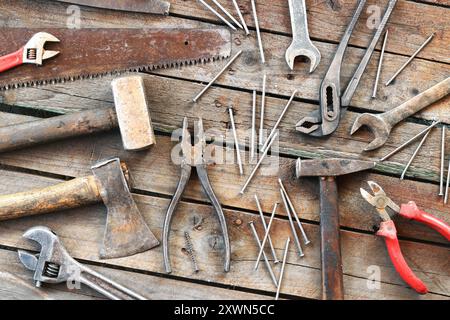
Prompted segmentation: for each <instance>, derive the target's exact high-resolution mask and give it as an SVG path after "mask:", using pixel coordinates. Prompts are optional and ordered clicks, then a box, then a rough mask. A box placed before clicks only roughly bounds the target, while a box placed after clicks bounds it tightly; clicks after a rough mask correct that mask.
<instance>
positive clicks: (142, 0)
mask: <svg viewBox="0 0 450 320" xmlns="http://www.w3.org/2000/svg"><path fill="white" fill-rule="evenodd" d="M56 1H59V2H66V3H72V4H77V5H80V6H87V7H95V8H103V9H111V10H120V11H130V12H143V13H155V14H163V15H167V14H169V8H170V3H168V2H166V1H162V0H126V1H118V0H56Z"/></svg>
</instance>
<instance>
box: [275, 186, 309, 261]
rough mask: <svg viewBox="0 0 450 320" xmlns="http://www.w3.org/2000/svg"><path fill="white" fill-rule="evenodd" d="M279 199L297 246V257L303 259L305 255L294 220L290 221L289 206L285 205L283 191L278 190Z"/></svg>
mask: <svg viewBox="0 0 450 320" xmlns="http://www.w3.org/2000/svg"><path fill="white" fill-rule="evenodd" d="M280 194H281V199H282V200H283V204H284V208H285V209H286V214H287V216H288V219H289V225H290V226H291V232H292V235H293V236H294V242H295V245H296V246H297V250H298V255H299V256H300V257H303V256H304V255H305V254H304V253H303V250H302V245H301V244H300V240H299V239H298V235H297V231H296V230H295V225H294V220H293V219H292V215H291V210H289V205H288V204H287V200H286V196H285V195H284V193H283V190H282V189H281V188H280Z"/></svg>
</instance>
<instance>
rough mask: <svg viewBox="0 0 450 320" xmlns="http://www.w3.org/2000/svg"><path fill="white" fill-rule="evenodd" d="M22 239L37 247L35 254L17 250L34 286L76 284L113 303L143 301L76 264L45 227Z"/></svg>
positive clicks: (131, 292)
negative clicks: (36, 244)
mask: <svg viewBox="0 0 450 320" xmlns="http://www.w3.org/2000/svg"><path fill="white" fill-rule="evenodd" d="M23 237H24V238H26V239H29V240H33V241H35V242H37V243H38V244H40V246H41V251H40V253H38V254H32V253H30V252H27V251H24V250H19V251H18V253H19V259H20V261H21V262H22V264H23V265H24V266H25V267H26V268H27V269H29V270H32V271H34V276H33V279H34V280H35V281H36V286H37V287H40V286H41V283H43V282H46V283H62V282H67V283H70V282H77V281H78V282H79V283H82V284H85V285H87V286H89V287H91V288H92V289H94V290H96V291H97V292H99V293H101V294H103V295H104V296H106V297H108V298H110V299H113V300H146V298H144V297H143V296H141V295H139V294H137V293H135V292H133V291H131V290H130V289H128V288H125V287H124V286H122V285H120V284H118V283H116V282H114V281H112V280H110V279H108V278H106V277H104V276H102V275H101V274H99V273H97V272H95V271H93V270H91V269H89V268H88V267H86V266H84V265H82V264H80V263H78V262H77V261H75V259H73V258H72V257H71V256H70V255H69V254H68V253H67V250H66V249H65V248H64V246H63V245H62V244H61V242H60V240H59V238H58V236H57V235H56V234H55V233H54V232H53V231H51V230H50V229H49V228H47V227H41V226H38V227H33V228H30V229H28V230H27V231H26V232H25V233H24V235H23Z"/></svg>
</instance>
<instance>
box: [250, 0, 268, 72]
mask: <svg viewBox="0 0 450 320" xmlns="http://www.w3.org/2000/svg"><path fill="white" fill-rule="evenodd" d="M252 11H253V19H254V20H255V28H256V37H257V38H258V46H259V53H260V55H261V63H262V64H264V63H266V58H265V57H264V49H263V45H262V41H261V32H260V31H259V22H258V16H257V14H256V4H255V0H252Z"/></svg>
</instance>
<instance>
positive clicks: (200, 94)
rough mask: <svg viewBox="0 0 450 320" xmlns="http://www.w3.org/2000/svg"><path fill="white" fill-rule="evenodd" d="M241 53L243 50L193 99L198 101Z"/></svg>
mask: <svg viewBox="0 0 450 320" xmlns="http://www.w3.org/2000/svg"><path fill="white" fill-rule="evenodd" d="M241 53H242V50H241V51H239V52H238V53H236V54H235V55H234V57H233V58H231V60H230V61H228V63H227V64H226V65H225V66H224V67H223V68H222V69H221V70H220V71H219V73H218V74H217V75H216V76H215V77H214V78H213V79H212V80H211V81H210V82H209V83H208V84H207V85H206V87H204V88H203V90H202V91H200V92H199V94H197V95H196V96H195V98H194V99H193V101H194V102H197V100H198V99H200V97H201V96H202V95H203V94H204V93H205V92H206V90H208V88H209V87H211V85H212V84H213V83H214V82H215V81H216V80H217V78H219V77H220V76H221V75H222V73H224V71H225V70H226V69H227V68H228V67H229V66H230V65H231V64H232V63H233V62H234V60H236V59H237V57H239V55H240V54H241Z"/></svg>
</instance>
